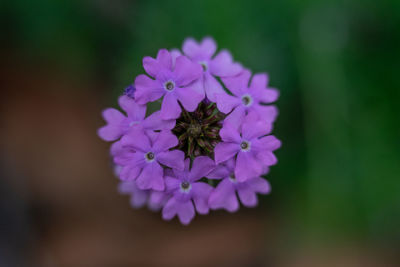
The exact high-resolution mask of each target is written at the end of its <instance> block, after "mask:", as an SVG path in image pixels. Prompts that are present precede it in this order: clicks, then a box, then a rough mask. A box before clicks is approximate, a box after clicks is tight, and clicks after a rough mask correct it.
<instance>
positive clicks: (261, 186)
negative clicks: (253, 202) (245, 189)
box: [247, 177, 271, 194]
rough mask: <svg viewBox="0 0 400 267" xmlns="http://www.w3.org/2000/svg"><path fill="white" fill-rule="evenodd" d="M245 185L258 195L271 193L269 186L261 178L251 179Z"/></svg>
mask: <svg viewBox="0 0 400 267" xmlns="http://www.w3.org/2000/svg"><path fill="white" fill-rule="evenodd" d="M247 183H248V185H249V187H250V188H251V189H252V190H253V191H254V192H257V193H260V194H268V193H269V192H271V185H270V184H269V182H268V181H267V180H266V179H264V178H262V177H256V178H252V179H250V180H249V181H248V182H247Z"/></svg>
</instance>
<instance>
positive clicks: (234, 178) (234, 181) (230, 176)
mask: <svg viewBox="0 0 400 267" xmlns="http://www.w3.org/2000/svg"><path fill="white" fill-rule="evenodd" d="M229 181H231V182H232V183H234V184H236V183H237V180H236V177H235V174H233V173H231V175H229Z"/></svg>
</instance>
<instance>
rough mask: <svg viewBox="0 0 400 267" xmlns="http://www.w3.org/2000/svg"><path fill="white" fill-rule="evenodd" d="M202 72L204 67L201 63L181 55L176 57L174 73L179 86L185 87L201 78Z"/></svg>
mask: <svg viewBox="0 0 400 267" xmlns="http://www.w3.org/2000/svg"><path fill="white" fill-rule="evenodd" d="M202 73H203V69H202V67H201V65H200V64H197V63H194V62H192V61H190V59H188V58H187V57H185V56H180V57H178V58H177V59H176V62H175V69H174V74H175V81H176V84H177V85H178V86H180V87H183V86H186V85H188V84H189V83H191V82H193V81H194V80H197V79H198V78H200V76H201V74H202Z"/></svg>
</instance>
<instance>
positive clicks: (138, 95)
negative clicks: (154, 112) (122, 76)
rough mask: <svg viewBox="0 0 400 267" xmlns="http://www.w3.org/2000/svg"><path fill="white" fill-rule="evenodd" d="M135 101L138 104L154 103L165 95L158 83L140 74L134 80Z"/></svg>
mask: <svg viewBox="0 0 400 267" xmlns="http://www.w3.org/2000/svg"><path fill="white" fill-rule="evenodd" d="M135 88H136V91H135V100H136V102H137V103H139V104H146V103H147V102H152V101H156V100H157V99H159V98H161V97H162V96H163V95H164V94H165V90H164V88H162V86H161V84H160V82H158V81H156V80H153V79H151V78H150V77H148V76H146V75H144V74H141V75H139V76H137V77H136V79H135Z"/></svg>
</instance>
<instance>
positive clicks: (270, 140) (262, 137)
mask: <svg viewBox="0 0 400 267" xmlns="http://www.w3.org/2000/svg"><path fill="white" fill-rule="evenodd" d="M252 114H253V113H252ZM252 114H249V115H248V116H246V117H245V118H244V120H243V123H241V124H240V127H235V126H234V125H233V124H231V123H224V126H223V127H222V129H221V130H220V132H219V135H220V136H221V138H222V142H220V143H218V144H217V145H216V147H215V149H214V153H215V162H216V163H217V164H219V163H221V162H224V161H227V160H229V159H231V158H234V157H235V156H237V157H236V163H235V177H236V179H237V180H238V181H239V182H244V181H246V180H248V179H250V178H253V177H258V176H260V175H261V173H262V171H263V169H264V168H265V167H268V166H271V165H274V164H276V162H277V159H276V157H275V155H274V154H273V153H272V152H273V151H274V150H276V149H278V148H279V147H280V145H281V142H280V141H279V140H278V139H276V137H274V136H272V135H267V134H269V133H270V132H271V128H272V127H271V124H266V123H265V122H262V121H260V120H258V119H257V116H254V115H252Z"/></svg>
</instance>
